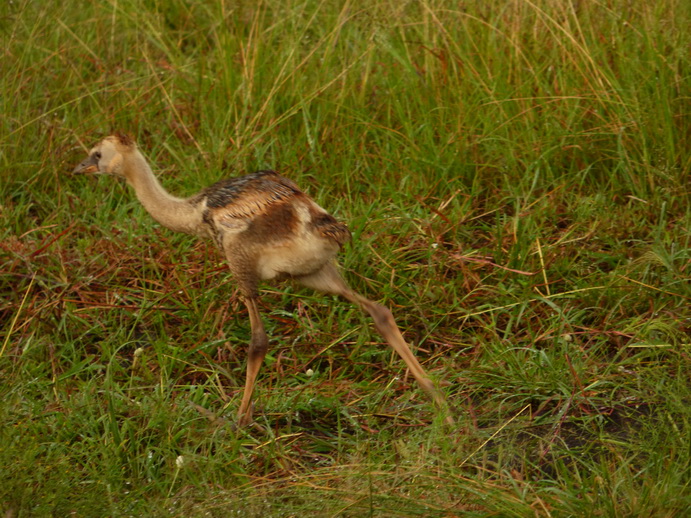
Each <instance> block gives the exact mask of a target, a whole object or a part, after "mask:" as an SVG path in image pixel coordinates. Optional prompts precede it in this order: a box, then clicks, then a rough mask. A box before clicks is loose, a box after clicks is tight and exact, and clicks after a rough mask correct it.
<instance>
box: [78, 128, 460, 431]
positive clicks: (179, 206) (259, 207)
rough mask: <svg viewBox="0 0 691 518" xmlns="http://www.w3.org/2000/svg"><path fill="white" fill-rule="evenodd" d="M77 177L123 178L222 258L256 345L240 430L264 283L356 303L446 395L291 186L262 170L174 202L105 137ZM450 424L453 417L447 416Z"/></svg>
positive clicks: (344, 231)
mask: <svg viewBox="0 0 691 518" xmlns="http://www.w3.org/2000/svg"><path fill="white" fill-rule="evenodd" d="M75 172H78V173H107V174H114V175H117V176H123V177H125V179H126V180H127V182H128V183H129V184H130V185H131V186H132V187H133V188H134V190H135V192H136V194H137V197H138V198H139V200H140V201H141V203H142V205H144V207H145V208H146V210H147V211H148V212H149V213H150V214H151V215H152V216H153V217H154V219H156V220H157V221H158V222H159V223H161V224H162V225H164V226H166V227H168V228H170V229H171V230H174V231H178V232H184V233H188V234H194V235H197V236H200V237H208V238H211V239H213V240H214V241H215V242H216V244H217V245H218V247H219V248H220V249H221V251H222V252H223V253H224V255H225V257H226V260H227V261H228V266H229V267H230V270H231V272H232V273H233V274H234V276H235V278H236V280H237V282H238V285H239V288H240V291H241V292H242V294H243V297H244V302H245V305H246V306H247V309H248V312H249V317H250V324H251V327H252V338H251V341H250V346H249V353H248V362H247V380H246V384H245V392H244V395H243V399H242V403H241V404H240V409H239V412H238V419H239V422H240V424H241V425H244V424H248V423H249V422H250V421H251V419H252V405H251V396H252V391H253V389H254V383H255V380H256V376H257V373H258V372H259V367H260V366H261V363H262V362H263V359H264V356H265V354H266V350H267V348H268V338H267V336H266V332H265V331H264V326H263V324H262V321H261V318H260V316H259V310H258V305H257V300H258V297H259V291H258V288H259V283H260V281H268V280H272V279H284V278H290V279H294V280H296V281H297V282H300V283H301V284H303V285H305V286H308V287H312V288H314V289H317V290H320V291H324V292H327V293H333V294H337V295H341V296H343V297H344V298H346V299H348V300H350V301H351V302H354V303H356V304H358V305H359V306H360V307H362V308H363V309H364V310H365V311H367V312H368V313H369V314H370V315H371V316H372V317H373V319H374V322H375V326H376V327H377V329H378V330H379V331H380V332H381V333H382V335H383V336H384V338H385V339H386V340H387V341H388V342H389V344H390V345H391V346H392V347H393V348H394V349H395V350H396V351H397V352H398V353H399V354H400V355H401V357H402V358H403V359H404V360H405V362H406V364H407V365H408V368H410V370H411V372H412V373H413V375H414V376H415V378H416V379H417V380H418V382H419V383H420V384H421V386H422V387H423V388H424V389H425V390H426V391H427V392H428V393H429V394H430V395H431V396H432V398H433V399H434V400H435V402H436V403H437V404H438V405H439V406H440V407H445V402H444V399H443V397H442V396H441V394H439V392H437V390H436V389H435V388H434V385H433V384H432V382H431V381H430V380H429V379H428V377H427V375H426V374H425V372H424V370H423V369H422V367H421V366H420V364H419V363H418V361H417V360H416V359H415V357H414V356H413V354H412V353H411V351H410V349H409V347H408V345H407V344H406V343H405V341H404V340H403V337H402V336H401V333H400V331H399V330H398V327H397V326H396V324H395V322H394V320H393V316H392V315H391V312H390V311H389V310H388V308H385V307H384V306H380V305H379V304H376V303H374V302H372V301H370V300H368V299H366V298H364V297H362V296H361V295H359V294H358V293H356V292H354V291H352V290H351V289H350V288H349V287H348V286H347V285H346V283H345V282H344V281H343V279H342V278H341V276H340V274H339V272H338V270H337V267H336V264H335V260H334V259H335V257H336V254H337V253H338V251H339V250H340V248H341V247H342V246H343V245H344V244H345V243H346V242H347V241H348V240H349V239H350V232H349V231H348V228H347V227H346V226H345V225H344V224H343V223H340V222H338V221H337V220H336V219H335V218H334V217H333V216H331V215H330V214H329V213H328V212H326V211H325V210H324V209H323V208H321V207H320V206H319V205H317V203H315V202H314V200H312V199H311V198H310V197H309V196H307V195H306V194H305V193H304V192H302V191H301V190H300V188H299V187H298V186H297V185H296V184H295V183H294V182H293V181H291V180H289V179H287V178H284V177H282V176H280V175H278V174H277V173H275V172H274V171H258V172H256V173H252V174H248V175H246V176H241V177H238V178H231V179H228V180H222V181H220V182H218V183H216V184H213V185H211V186H210V187H208V188H206V189H204V190H202V191H201V192H200V193H199V194H197V195H195V196H192V197H190V198H177V197H175V196H172V195H170V194H169V193H168V192H167V191H166V190H165V189H164V188H163V187H162V186H161V184H160V183H159V182H158V180H157V179H156V177H155V176H154V174H153V172H152V171H151V168H150V167H149V165H148V163H147V162H146V159H145V158H144V156H143V155H142V154H141V153H140V152H139V150H138V149H137V146H136V144H135V143H134V141H133V140H132V139H131V138H129V137H128V136H126V135H121V134H116V135H112V136H110V137H107V138H105V139H104V140H103V141H101V142H100V143H99V144H98V145H97V146H96V147H94V148H93V149H92V150H91V151H90V153H89V157H88V158H87V159H86V160H84V161H83V162H82V163H81V164H79V165H78V166H77V167H76V168H75ZM447 421H448V422H451V417H450V416H447Z"/></svg>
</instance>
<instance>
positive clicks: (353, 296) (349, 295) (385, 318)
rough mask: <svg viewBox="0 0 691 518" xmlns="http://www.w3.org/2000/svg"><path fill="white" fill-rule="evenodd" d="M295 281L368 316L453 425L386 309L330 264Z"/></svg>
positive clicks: (438, 394) (442, 397)
mask: <svg viewBox="0 0 691 518" xmlns="http://www.w3.org/2000/svg"><path fill="white" fill-rule="evenodd" d="M298 280H299V281H300V282H301V283H302V284H304V285H305V286H308V287H310V288H313V289H316V290H319V291H324V292H327V293H333V294H337V295H340V296H342V297H343V298H345V299H347V300H349V301H351V302H353V303H355V304H357V305H358V306H360V307H361V308H362V309H363V310H365V311H366V312H367V313H369V315H370V316H371V317H372V319H373V320H374V326H375V327H376V328H377V331H379V333H380V334H381V335H382V336H383V337H384V339H385V340H386V341H387V342H388V343H389V345H390V346H391V347H393V349H394V350H395V351H396V352H397V353H398V354H399V356H400V357H401V358H403V361H404V362H405V363H406V365H407V366H408V369H410V372H412V374H413V376H414V377H415V379H416V380H417V382H418V383H419V384H420V386H421V387H422V388H423V389H424V390H425V392H427V394H429V396H430V397H431V398H432V400H433V401H434V403H435V404H436V405H437V407H438V408H439V409H440V410H441V411H442V412H444V413H445V414H446V417H445V421H446V423H447V424H453V422H454V421H453V418H452V417H451V415H450V413H449V409H448V405H447V403H446V400H445V399H444V396H442V394H441V393H440V392H439V391H438V390H437V389H436V388H435V386H434V384H433V383H432V381H431V380H430V379H429V377H428V376H427V373H426V372H425V369H423V368H422V365H420V362H418V361H417V358H415V356H414V355H413V353H412V351H411V350H410V347H409V346H408V344H407V343H406V341H405V339H404V338H403V335H402V334H401V331H400V329H399V328H398V326H397V325H396V321H395V320H394V318H393V315H392V314H391V311H390V310H389V308H387V307H385V306H382V305H380V304H377V303H376V302H373V301H371V300H369V299H367V298H365V297H363V296H362V295H360V294H359V293H357V292H355V291H353V290H352V289H350V288H349V287H348V285H347V284H346V283H345V281H344V280H343V278H342V277H341V275H340V274H339V273H338V270H337V269H336V266H335V265H333V264H331V263H330V264H327V265H326V266H324V267H323V268H322V269H321V270H320V271H318V272H316V273H314V274H312V275H307V276H304V277H299V278H298Z"/></svg>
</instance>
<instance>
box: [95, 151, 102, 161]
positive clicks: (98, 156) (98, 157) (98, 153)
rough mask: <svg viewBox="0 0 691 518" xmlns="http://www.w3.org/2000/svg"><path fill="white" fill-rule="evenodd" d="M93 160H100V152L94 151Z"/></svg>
mask: <svg viewBox="0 0 691 518" xmlns="http://www.w3.org/2000/svg"><path fill="white" fill-rule="evenodd" d="M94 158H95V159H96V160H101V152H100V151H96V152H95V153H94Z"/></svg>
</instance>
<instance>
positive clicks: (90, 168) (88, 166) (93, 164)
mask: <svg viewBox="0 0 691 518" xmlns="http://www.w3.org/2000/svg"><path fill="white" fill-rule="evenodd" d="M89 173H98V161H97V160H96V157H95V156H93V155H90V156H89V157H88V158H87V159H86V160H84V161H83V162H82V163H81V164H79V165H78V166H77V167H75V168H74V170H73V171H72V174H89Z"/></svg>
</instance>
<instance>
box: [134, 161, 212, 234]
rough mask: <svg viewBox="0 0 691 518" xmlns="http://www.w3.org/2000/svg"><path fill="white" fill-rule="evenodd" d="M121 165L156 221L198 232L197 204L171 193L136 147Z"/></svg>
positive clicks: (200, 218)
mask: <svg viewBox="0 0 691 518" xmlns="http://www.w3.org/2000/svg"><path fill="white" fill-rule="evenodd" d="M123 165H124V171H123V172H124V173H125V177H126V178H127V182H128V183H129V184H130V185H131V186H132V187H133V188H134V191H135V193H136V194H137V198H139V201H140V202H141V203H142V205H144V208H145V209H146V210H147V211H148V212H149V214H151V215H152V216H153V218H154V219H155V220H156V221H158V222H159V223H160V224H161V225H163V226H164V227H167V228H169V229H171V230H174V231H176V232H184V233H186V234H198V233H199V229H200V227H201V224H202V215H201V213H200V211H199V210H198V208H196V207H195V206H194V205H192V204H191V203H189V202H188V201H187V200H185V199H182V198H176V197H175V196H172V195H170V194H169V193H168V192H167V191H166V190H165V189H164V188H163V186H162V185H161V184H160V183H159V181H158V180H157V179H156V177H155V176H154V173H153V171H151V167H149V164H148V163H147V162H146V159H145V158H144V157H143V156H142V154H141V153H140V152H139V151H138V150H135V151H134V152H133V153H131V154H128V155H127V156H126V157H124V164H123Z"/></svg>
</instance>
